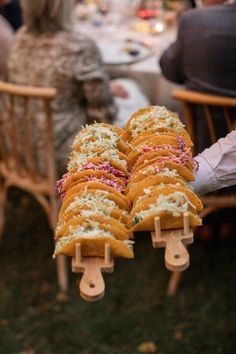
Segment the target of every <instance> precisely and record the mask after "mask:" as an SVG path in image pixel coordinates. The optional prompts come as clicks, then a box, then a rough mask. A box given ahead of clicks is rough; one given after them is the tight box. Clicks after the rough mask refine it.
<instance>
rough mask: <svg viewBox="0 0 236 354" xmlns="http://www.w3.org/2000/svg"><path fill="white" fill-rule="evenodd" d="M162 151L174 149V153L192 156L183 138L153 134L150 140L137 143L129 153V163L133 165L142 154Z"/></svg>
mask: <svg viewBox="0 0 236 354" xmlns="http://www.w3.org/2000/svg"><path fill="white" fill-rule="evenodd" d="M162 151H172V153H173V154H174V155H180V156H181V155H183V154H185V155H186V156H189V157H191V156H192V154H191V151H190V148H189V147H187V145H186V144H185V143H184V141H183V140H182V139H180V138H179V137H176V136H171V135H166V134H162V135H157V136H152V137H150V138H149V140H147V141H145V142H142V143H141V144H139V145H137V146H136V148H135V149H134V151H132V153H130V154H129V155H128V158H129V165H130V166H133V165H134V164H135V163H136V161H137V160H138V158H140V159H141V156H142V155H145V154H147V153H149V152H150V153H151V152H153V153H154V152H158V153H159V154H161V152H162Z"/></svg>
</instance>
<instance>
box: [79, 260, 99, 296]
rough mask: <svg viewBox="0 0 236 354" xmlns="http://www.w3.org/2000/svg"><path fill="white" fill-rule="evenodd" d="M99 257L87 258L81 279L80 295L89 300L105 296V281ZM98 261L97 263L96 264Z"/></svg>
mask: <svg viewBox="0 0 236 354" xmlns="http://www.w3.org/2000/svg"><path fill="white" fill-rule="evenodd" d="M96 260H97V258H91V259H89V258H87V259H86V262H85V263H84V273H83V275H82V278H81V281H80V285H79V288H80V295H81V297H82V298H83V299H85V300H87V301H96V300H99V299H101V298H102V297H103V295H104V292H105V283H104V280H103V276H102V273H101V264H100V262H99V259H98V262H96ZM96 263H97V264H96Z"/></svg>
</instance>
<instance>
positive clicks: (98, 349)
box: [0, 193, 236, 354]
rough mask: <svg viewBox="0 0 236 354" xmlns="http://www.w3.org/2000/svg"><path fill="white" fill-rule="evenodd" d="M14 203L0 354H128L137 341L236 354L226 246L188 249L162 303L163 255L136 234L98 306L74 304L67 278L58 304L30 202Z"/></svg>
mask: <svg viewBox="0 0 236 354" xmlns="http://www.w3.org/2000/svg"><path fill="white" fill-rule="evenodd" d="M16 194H17V193H16ZM15 197H16V195H14V193H13V196H11V199H10V200H11V203H9V205H8V208H7V215H8V217H7V224H6V227H5V231H4V237H3V241H2V244H1V247H0V271H1V276H0V277H1V278H0V353H3V354H8V353H9V354H15V353H22V352H23V353H24V352H25V353H27V352H28V353H30V354H35V353H37V354H38V353H39V354H41V353H43V354H52V353H53V354H110V353H111V354H113V353H114V354H135V353H138V350H137V347H138V345H139V344H140V343H142V342H146V341H152V342H154V343H155V344H156V346H157V353H159V354H164V353H165V354H172V353H175V354H189V353H194V354H195V353H199V354H200V353H201V354H216V353H222V354H234V353H236V296H235V281H236V249H235V244H234V245H233V244H231V245H227V244H225V245H221V247H219V246H218V247H211V248H210V247H207V248H206V247H203V246H202V245H201V244H199V243H197V242H195V243H194V244H193V245H192V246H190V249H189V250H190V255H191V265H190V267H189V268H188V269H187V270H186V271H185V272H184V273H183V277H182V280H181V284H180V287H179V289H178V292H177V295H176V296H174V297H172V298H170V297H167V296H166V288H167V284H168V280H169V277H170V272H169V271H168V270H166V269H165V267H164V259H163V255H164V253H163V250H154V249H153V248H152V246H151V241H150V237H148V236H147V235H140V237H137V238H136V245H135V254H136V258H135V261H126V260H121V259H119V260H116V264H115V271H114V273H113V274H106V275H105V281H106V294H105V297H104V298H103V299H102V300H100V301H98V302H95V303H88V302H85V301H84V300H82V299H81V298H80V296H79V294H78V292H77V290H76V287H77V285H78V284H77V281H78V279H79V276H78V275H75V274H73V273H71V272H70V290H69V294H68V299H65V300H66V301H62V300H63V299H61V298H60V297H58V296H57V295H58V289H57V283H56V272H55V263H54V261H53V260H52V257H51V255H52V252H53V240H52V234H51V232H50V230H49V228H48V225H47V222H46V219H45V217H44V215H43V213H42V211H41V210H40V208H39V206H38V205H37V204H36V203H34V202H33V201H32V199H29V198H28V197H27V196H25V195H23V194H22V195H20V197H21V205H19V204H18V205H16V200H15V199H14V198H15ZM17 197H19V195H18V194H17ZM22 204H23V205H22Z"/></svg>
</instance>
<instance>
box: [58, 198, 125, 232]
mask: <svg viewBox="0 0 236 354" xmlns="http://www.w3.org/2000/svg"><path fill="white" fill-rule="evenodd" d="M95 200H96V198H91V195H89V194H88V196H87V199H86V198H79V197H76V199H75V200H73V202H72V203H73V207H72V206H70V205H69V207H68V208H67V210H65V211H64V213H63V214H61V217H59V222H61V221H62V220H63V221H67V220H68V219H69V218H72V217H73V216H77V215H81V216H83V217H88V216H89V215H94V214H96V213H97V215H102V216H109V217H112V218H114V219H116V220H119V221H120V222H122V224H123V225H124V226H126V225H127V224H128V220H129V213H128V212H127V211H125V210H122V209H119V208H118V206H117V205H116V203H115V202H113V201H112V200H103V201H97V200H96V201H95Z"/></svg>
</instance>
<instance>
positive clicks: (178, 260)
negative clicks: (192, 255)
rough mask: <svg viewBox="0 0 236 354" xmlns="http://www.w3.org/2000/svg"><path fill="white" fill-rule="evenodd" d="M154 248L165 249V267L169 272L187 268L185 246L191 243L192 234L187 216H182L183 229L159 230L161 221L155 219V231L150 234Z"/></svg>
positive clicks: (185, 214)
mask: <svg viewBox="0 0 236 354" xmlns="http://www.w3.org/2000/svg"><path fill="white" fill-rule="evenodd" d="M151 237H152V244H153V247H154V248H162V247H165V265H166V268H167V269H169V270H171V271H173V272H174V271H183V270H185V269H186V268H188V266H189V253H188V250H187V248H186V247H185V245H188V244H191V243H193V232H192V230H191V229H190V228H189V215H188V213H184V214H183V228H182V229H172V230H161V220H160V217H159V216H157V217H156V218H155V231H153V232H151Z"/></svg>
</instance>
